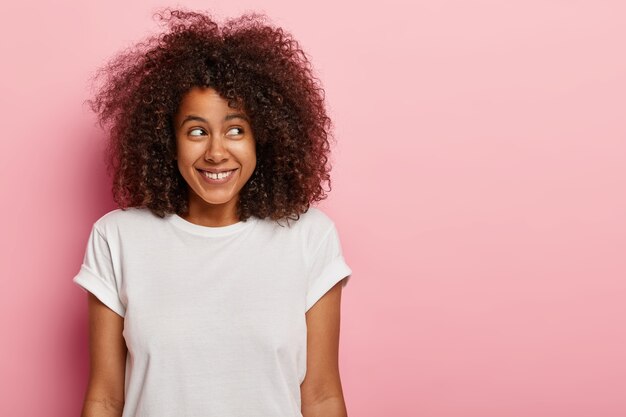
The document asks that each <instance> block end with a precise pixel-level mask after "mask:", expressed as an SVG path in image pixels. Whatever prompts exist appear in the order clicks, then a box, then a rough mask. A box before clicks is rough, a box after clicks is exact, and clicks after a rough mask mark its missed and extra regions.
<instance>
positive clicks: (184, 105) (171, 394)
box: [73, 9, 351, 417]
mask: <svg viewBox="0 0 626 417" xmlns="http://www.w3.org/2000/svg"><path fill="white" fill-rule="evenodd" d="M164 12H165V13H163V14H162V15H159V16H160V17H161V19H162V20H163V21H165V22H166V23H167V26H168V28H169V30H168V31H166V32H164V33H162V34H159V35H155V36H153V37H151V38H148V39H147V40H146V41H145V42H141V43H138V44H137V45H135V46H134V47H132V48H129V49H127V50H125V51H124V52H123V53H120V54H119V55H117V56H116V57H115V58H114V59H113V60H111V61H110V62H109V63H108V65H106V66H105V67H103V68H102V69H101V71H100V72H99V73H98V74H97V75H98V77H97V78H98V79H101V78H103V79H104V82H103V83H102V84H101V85H100V87H99V90H98V92H97V94H96V95H95V98H94V100H92V101H90V104H91V106H92V108H93V110H94V111H95V112H96V113H97V114H98V116H99V120H100V123H101V126H103V127H106V129H107V131H108V132H109V137H110V140H109V142H108V147H107V152H106V155H107V165H108V168H109V170H110V172H111V173H112V174H113V195H114V199H115V201H116V202H117V203H118V205H119V206H120V208H118V209H116V210H113V211H111V212H109V213H106V214H105V215H104V216H102V217H101V218H99V219H98V220H97V221H96V222H95V223H94V224H93V228H92V230H91V234H90V236H89V239H88V243H87V248H86V252H85V257H84V260H83V263H82V265H81V268H80V271H79V272H78V274H77V275H76V276H75V277H74V279H73V281H74V282H75V283H76V284H78V285H79V286H80V287H81V288H83V289H84V290H85V291H87V292H88V299H89V326H90V331H89V338H90V368H91V372H90V377H89V384H88V388H87V393H86V396H85V400H84V406H83V416H84V417H96V416H102V417H103V416H123V417H131V416H132V417H160V416H164V417H165V416H167V417H172V416H180V417H183V416H186V417H192V416H194V417H195V416H203V417H210V416H215V417H230V416H242V417H255V416H259V417H261V416H263V417H268V416H281V417H287V416H293V417H296V416H304V417H312V416H324V417H340V416H346V415H347V412H346V407H345V403H344V399H343V393H342V387H341V381H340V376H339V367H338V347H339V328H340V300H341V290H342V287H343V286H345V285H346V284H347V282H348V278H349V277H350V275H351V270H350V268H349V267H348V265H347V264H346V262H345V260H344V258H343V256H342V252H341V245H340V241H339V236H338V233H337V229H336V227H335V225H334V223H333V221H332V220H331V219H330V218H329V217H328V216H327V215H326V214H324V213H323V212H322V211H321V210H320V209H318V208H315V207H312V206H311V203H313V202H316V201H320V200H322V199H324V198H326V194H325V190H324V187H323V186H324V184H325V183H328V185H329V190H330V177H329V172H330V165H329V149H330V146H329V138H331V135H330V126H331V121H330V119H329V117H328V116H327V114H326V111H325V107H324V97H323V90H322V88H321V87H320V86H319V84H318V82H317V79H316V78H315V77H314V76H313V74H312V70H311V66H310V64H309V61H308V60H307V58H306V56H305V54H304V52H303V51H302V50H301V49H300V47H299V45H298V43H297V42H296V41H295V40H294V39H293V38H292V37H291V35H290V34H288V33H286V32H285V31H284V30H282V29H281V28H276V27H274V26H272V25H270V24H268V23H266V19H265V17H264V16H263V15H260V14H255V13H249V14H245V15H243V16H241V17H240V18H237V19H231V20H228V21H226V22H225V23H224V25H223V26H222V27H220V26H219V25H218V24H217V23H216V22H215V21H214V20H213V19H212V18H211V16H209V15H208V14H206V13H199V12H189V11H181V10H170V9H165V10H164Z"/></svg>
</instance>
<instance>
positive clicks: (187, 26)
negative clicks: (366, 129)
mask: <svg viewBox="0 0 626 417" xmlns="http://www.w3.org/2000/svg"><path fill="white" fill-rule="evenodd" d="M155 16H156V17H158V18H159V20H160V21H162V22H165V23H166V25H167V27H168V28H169V31H166V32H164V33H160V34H156V35H153V36H151V37H149V38H147V39H146V40H144V41H142V42H139V43H137V44H136V45H134V46H132V47H129V48H127V49H126V50H124V51H123V52H121V53H119V54H118V55H116V56H115V57H114V58H113V59H111V60H110V61H109V62H108V63H107V64H106V65H105V66H103V67H102V68H100V69H99V70H98V71H97V72H96V74H95V76H94V81H98V80H102V79H104V80H103V81H102V82H101V84H100V86H99V87H98V89H97V93H96V94H95V97H94V98H93V100H88V103H89V104H90V106H91V108H92V110H93V111H94V112H95V113H97V114H98V120H99V123H100V126H101V127H103V128H107V130H108V134H109V142H108V143H107V148H106V153H105V157H106V163H107V170H108V172H109V174H112V175H113V189H112V191H113V198H114V200H115V202H116V203H117V204H118V205H119V206H120V207H121V208H122V209H124V208H127V207H147V208H148V209H150V210H151V211H152V212H153V213H154V214H156V215H158V216H159V217H164V216H165V215H166V214H167V213H174V212H175V213H178V214H182V213H184V212H186V211H187V210H188V207H187V205H188V200H187V199H188V192H189V190H188V185H187V183H186V182H185V180H184V178H183V177H182V175H181V174H180V172H179V170H178V167H177V164H176V160H175V159H174V156H175V155H176V140H175V139H176V138H175V132H174V125H173V118H174V114H175V113H176V112H177V110H178V106H179V103H180V101H181V99H182V97H183V95H184V94H185V93H186V92H187V91H189V89H191V88H192V87H194V86H203V87H211V88H214V89H215V90H216V91H217V92H218V93H219V94H220V95H221V96H222V97H224V98H225V99H227V100H228V101H229V105H231V106H233V107H237V105H238V104H239V103H242V104H243V106H244V107H245V110H246V112H247V113H248V115H249V116H250V118H251V128H252V131H253V134H254V137H255V142H256V153H257V166H256V169H255V171H254V173H253V175H252V177H251V178H250V179H249V180H248V182H247V183H246V184H245V185H244V187H243V188H242V189H241V192H240V198H239V205H238V207H237V214H238V216H239V218H240V220H243V221H245V220H247V219H248V218H249V217H250V216H256V217H259V218H266V217H270V218H271V219H273V220H279V219H282V218H291V219H294V220H297V219H298V218H299V215H300V214H301V213H304V212H306V211H307V210H308V208H309V206H310V204H311V203H312V202H315V201H320V200H322V199H325V198H326V196H327V195H326V191H330V189H331V182H330V175H329V172H330V169H331V166H330V163H329V152H330V144H329V139H332V136H331V134H330V129H331V120H330V118H329V117H328V115H327V113H326V109H325V105H324V90H323V89H322V87H321V86H320V84H319V80H318V79H317V78H316V77H315V76H314V74H313V70H312V68H311V64H310V61H309V59H308V58H307V56H306V54H305V52H303V51H302V49H301V48H300V46H299V44H298V42H297V41H296V40H294V39H293V37H292V35H291V34H289V33H288V32H286V31H285V30H283V29H282V28H278V27H275V26H273V25H271V24H269V23H267V20H268V19H267V17H266V16H265V15H263V14H260V13H254V12H249V13H246V14H243V15H242V16H240V17H239V18H233V19H228V20H226V22H225V23H224V25H223V26H222V27H220V26H219V25H218V23H217V22H216V21H215V20H214V19H213V18H212V17H211V16H210V14H208V13H206V12H193V11H186V10H172V9H170V8H165V9H161V10H160V11H159V12H157V13H156V14H155ZM325 183H327V184H328V190H325V189H324V187H323V186H324V184H325ZM292 216H295V217H292Z"/></svg>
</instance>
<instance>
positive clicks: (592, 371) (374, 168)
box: [0, 0, 626, 417]
mask: <svg viewBox="0 0 626 417" xmlns="http://www.w3.org/2000/svg"><path fill="white" fill-rule="evenodd" d="M87 3H91V4H87ZM168 4H173V3H167V2H158V1H142V2H132V3H131V2H126V1H120V0H116V1H107V2H104V1H102V2H84V1H78V0H67V1H62V2H39V4H33V3H32V2H12V3H10V4H6V5H3V16H4V18H3V24H2V27H1V29H0V31H1V33H0V42H1V48H2V49H1V51H0V53H1V56H2V62H3V63H2V67H1V68H2V69H1V71H2V77H0V83H1V85H0V87H1V90H0V91H1V92H2V94H0V100H1V106H2V108H1V114H2V120H3V126H2V127H3V131H2V140H1V141H0V146H1V149H0V151H1V157H2V163H1V164H0V169H1V170H2V171H1V175H0V183H1V185H2V195H3V204H2V209H1V210H2V216H0V221H1V222H2V223H1V225H0V226H1V228H2V229H1V230H2V245H3V248H2V250H1V251H0V256H2V260H1V261H2V262H1V263H0V265H1V268H2V270H1V271H0V275H1V277H2V291H0V308H1V311H0V325H1V329H2V343H1V347H0V349H1V354H0V378H1V383H2V386H1V388H2V399H1V400H0V415H3V416H36V415H46V416H71V415H74V416H77V415H79V410H80V407H81V404H82V397H83V394H84V390H85V387H86V381H87V366H88V350H87V316H86V314H87V304H86V295H85V294H84V293H83V292H82V291H81V290H80V289H79V288H78V287H76V286H75V285H74V284H73V283H72V282H71V279H72V277H73V276H74V275H75V274H76V273H77V271H78V269H79V267H80V262H81V260H82V256H83V254H84V249H85V245H86V239H87V236H88V232H89V229H90V227H91V224H92V223H93V221H95V220H96V219H97V218H98V217H100V216H101V215H102V214H104V213H105V212H107V211H109V210H112V209H113V208H115V206H114V205H113V202H112V199H111V197H110V180H109V179H108V178H107V177H106V174H105V170H104V164H103V160H102V154H101V151H102V146H103V142H102V138H103V137H102V133H100V132H99V131H98V129H97V128H96V127H95V125H94V117H93V115H92V114H91V113H90V112H89V111H88V109H87V107H86V106H84V107H83V106H82V101H83V100H84V99H86V98H87V97H88V93H89V92H88V90H87V79H88V77H89V75H91V73H92V72H93V71H95V69H96V68H97V67H99V66H100V65H102V64H103V63H104V62H105V61H106V60H107V59H108V58H110V57H111V56H112V54H114V53H115V52H117V51H119V50H121V49H122V48H124V47H126V46H128V45H130V44H131V43H134V42H136V41H138V40H140V39H141V38H143V37H144V36H145V35H147V34H148V33H149V32H153V31H156V30H158V26H157V24H156V22H155V21H153V20H152V17H151V15H152V12H153V11H155V10H156V8H157V7H158V6H163V5H168ZM183 4H184V5H185V6H188V7H190V8H202V9H204V8H209V7H210V8H211V9H212V10H213V11H214V12H215V13H216V14H217V15H218V16H219V17H222V18H223V17H229V16H234V15H237V14H238V13H240V12H243V11H245V10H259V11H265V12H267V13H268V15H269V16H270V17H271V18H272V20H273V21H274V22H275V23H276V24H278V25H281V26H283V27H285V29H287V30H289V31H291V32H292V33H293V34H294V35H295V36H296V38H297V39H299V40H300V41H301V44H302V46H303V47H304V48H305V50H306V51H307V53H308V54H309V55H310V56H311V59H312V61H313V63H314V66H315V68H316V69H317V72H318V74H319V76H320V78H321V79H322V81H323V83H324V85H325V87H326V93H327V99H328V105H329V110H330V113H331V115H332V116H333V118H334V121H335V125H336V129H335V134H336V137H337V139H338V145H337V146H336V147H335V152H334V156H333V160H334V166H335V169H334V171H333V172H334V177H333V178H334V179H333V191H332V192H331V194H330V195H331V197H330V198H329V199H328V200H327V201H325V202H324V204H322V205H321V206H322V208H325V209H326V211H327V212H328V213H329V214H330V215H331V217H332V218H333V219H334V220H335V222H336V224H337V226H338V229H339V231H340V235H341V238H342V243H343V246H344V253H345V257H346V259H347V261H348V263H349V265H350V266H351V267H352V269H353V279H352V281H351V283H350V285H349V286H348V287H346V288H345V290H344V297H343V313H342V337H341V350H340V353H341V372H342V380H343V385H344V392H345V398H346V402H347V405H348V410H349V414H350V415H351V416H361V417H370V416H371V417H377V416H397V417H404V416H407V417H408V416H420V417H474V416H475V417H518V416H519V417H527V416H533V417H559V416H563V417H583V416H584V417H596V416H602V417H618V416H619V417H623V416H624V415H626V355H625V352H626V254H625V251H626V220H625V214H626V198H625V196H624V190H625V186H626V124H625V120H624V116H625V111H626V81H625V80H626V78H625V76H626V54H625V52H624V45H625V43H624V42H625V40H626V25H625V24H624V16H626V7H625V6H624V3H623V2H621V1H613V2H611V1H608V0H593V1H592V0H587V1H584V0H579V1H577V0H559V1H557V0H541V1H537V0H532V1H531V0H524V1H521V0H517V1H495V0H493V1H486V0H482V1H467V0H443V1H442V0H432V1H428V2H427V1H408V0H407V1H400V0H387V1H384V2H382V3H374V4H372V3H368V2H361V1H358V2H357V1H352V2H340V1H330V0H323V1H317V2H306V3H304V2H294V1H286V0H284V1H279V0H274V1H260V0H257V1H252V0H250V1H237V2H236V5H233V2H227V1H213V2H207V1H202V2H201V1H187V2H184V3H183Z"/></svg>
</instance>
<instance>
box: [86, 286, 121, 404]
mask: <svg viewBox="0 0 626 417" xmlns="http://www.w3.org/2000/svg"><path fill="white" fill-rule="evenodd" d="M88 294H89V296H88V297H89V298H88V300H89V301H88V302H89V355H90V360H89V364H90V374H89V387H88V390H87V395H86V398H85V399H86V401H100V402H104V401H108V402H109V403H112V404H113V405H116V404H117V405H123V402H124V378H125V370H126V354H127V348H126V342H125V341H124V336H123V334H122V332H123V330H124V318H123V317H122V316H120V315H119V314H117V313H115V312H114V311H113V310H111V309H110V308H109V307H107V306H106V305H105V304H103V303H102V301H100V300H99V299H98V298H97V297H96V296H94V295H93V294H92V293H88Z"/></svg>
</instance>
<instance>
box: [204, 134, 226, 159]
mask: <svg viewBox="0 0 626 417" xmlns="http://www.w3.org/2000/svg"><path fill="white" fill-rule="evenodd" d="M226 156H227V151H226V148H225V147H224V143H223V140H222V138H221V137H219V136H213V138H212V139H211V140H209V141H208V145H207V149H206V152H205V153H204V159H205V160H206V161H210V162H213V163H216V164H218V163H220V162H222V161H223V160H225V159H226Z"/></svg>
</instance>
